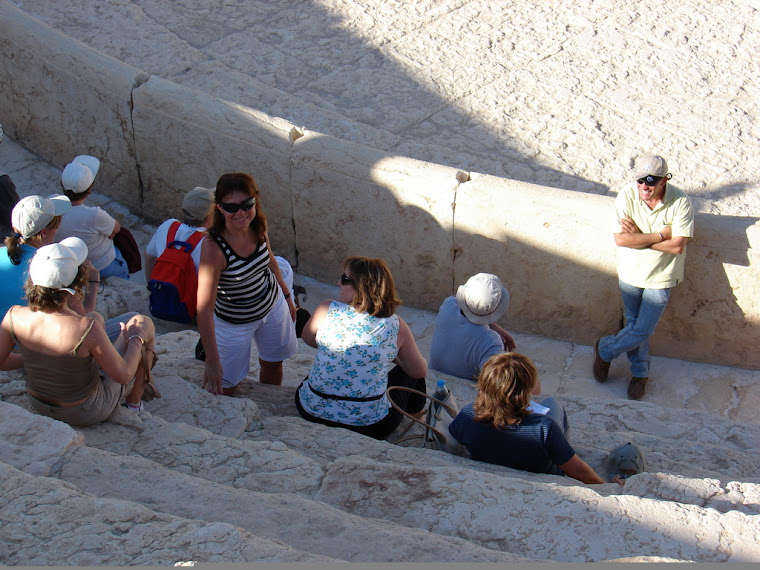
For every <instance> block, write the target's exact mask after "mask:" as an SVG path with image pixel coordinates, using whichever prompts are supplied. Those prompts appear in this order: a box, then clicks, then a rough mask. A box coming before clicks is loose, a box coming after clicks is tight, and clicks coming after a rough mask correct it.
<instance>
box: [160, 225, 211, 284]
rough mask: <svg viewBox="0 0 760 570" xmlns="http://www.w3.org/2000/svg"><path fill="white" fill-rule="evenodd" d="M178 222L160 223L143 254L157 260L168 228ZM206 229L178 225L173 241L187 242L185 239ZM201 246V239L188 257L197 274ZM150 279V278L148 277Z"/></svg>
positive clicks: (164, 244) (164, 246)
mask: <svg viewBox="0 0 760 570" xmlns="http://www.w3.org/2000/svg"><path fill="white" fill-rule="evenodd" d="M177 221H179V220H176V219H174V218H170V219H168V220H166V221H165V222H164V223H162V224H161V225H160V226H158V229H157V230H156V233H154V234H153V237H152V238H150V242H149V243H148V247H146V248H145V253H146V254H148V255H151V256H153V257H155V258H156V259H158V258H159V257H160V255H161V254H162V253H163V252H164V250H165V249H166V238H167V236H168V235H169V228H170V227H171V225H172V224H173V223H174V222H177ZM205 231H206V228H204V227H203V226H200V227H194V226H188V225H187V224H180V226H179V228H177V233H176V234H175V235H174V239H175V240H178V241H187V239H188V238H189V237H190V236H191V235H193V232H205ZM202 245H203V238H201V241H199V242H198V245H197V246H195V249H194V250H193V251H192V253H191V254H190V257H192V258H193V263H194V264H195V271H196V273H197V272H198V267H199V266H200V264H201V246H202ZM148 278H150V276H148Z"/></svg>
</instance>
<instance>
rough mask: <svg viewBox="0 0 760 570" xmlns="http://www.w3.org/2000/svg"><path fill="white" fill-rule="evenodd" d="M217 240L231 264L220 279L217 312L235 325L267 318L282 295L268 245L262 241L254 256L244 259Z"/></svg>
mask: <svg viewBox="0 0 760 570" xmlns="http://www.w3.org/2000/svg"><path fill="white" fill-rule="evenodd" d="M214 240H215V241H216V243H217V244H219V248H220V249H221V250H222V253H223V254H224V258H225V259H226V260H227V265H226V267H225V268H224V270H223V271H222V274H221V275H220V277H219V285H218V286H217V289H216V305H215V307H214V312H215V313H216V315H217V316H218V317H219V318H220V319H222V320H225V321H227V322H228V323H232V324H235V325H237V324H242V323H250V322H253V321H257V320H259V319H262V318H264V317H265V316H266V314H267V313H268V312H269V310H270V309H271V308H272V305H274V302H275V300H276V299H277V293H278V287H277V280H276V279H275V277H274V274H273V273H272V272H271V271H270V270H269V250H268V249H267V244H266V242H265V241H262V242H261V243H260V244H259V247H257V248H256V251H254V252H253V253H252V254H251V255H250V256H248V257H240V256H239V255H238V254H237V253H235V252H234V251H233V249H232V248H231V247H230V244H228V243H227V241H226V240H225V239H224V238H223V237H221V236H218V237H214Z"/></svg>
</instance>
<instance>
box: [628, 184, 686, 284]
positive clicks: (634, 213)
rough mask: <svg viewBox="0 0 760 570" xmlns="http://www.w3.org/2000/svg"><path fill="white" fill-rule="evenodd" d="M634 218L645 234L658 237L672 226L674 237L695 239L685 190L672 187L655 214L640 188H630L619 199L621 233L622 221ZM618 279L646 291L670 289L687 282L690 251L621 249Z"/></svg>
mask: <svg viewBox="0 0 760 570" xmlns="http://www.w3.org/2000/svg"><path fill="white" fill-rule="evenodd" d="M623 216H630V217H631V218H632V219H633V221H634V222H636V225H637V226H638V227H639V229H640V230H641V231H642V232H643V233H645V234H651V233H658V232H659V231H660V230H661V229H662V228H663V226H670V228H671V229H672V236H673V237H689V238H690V237H694V211H693V210H692V208H691V200H690V199H689V197H688V196H687V195H686V193H685V192H684V191H683V190H680V189H678V188H675V187H673V186H670V185H668V186H667V187H666V189H665V197H664V199H663V201H662V202H660V204H658V205H657V207H656V208H655V209H654V210H650V209H649V206H647V205H646V204H645V203H644V202H643V201H642V200H641V199H640V198H639V192H638V189H637V187H636V184H635V183H633V184H632V185H630V186H627V187H626V188H625V189H624V190H622V191H621V192H620V194H618V196H617V198H616V199H615V226H614V230H613V233H620V219H621V218H622V217H623ZM617 249H618V251H617V269H618V277H620V279H621V280H622V281H624V282H625V283H628V284H629V285H633V286H634V287H641V288H643V289H667V288H670V287H675V286H676V285H677V284H678V283H680V282H681V281H683V268H684V259H685V257H686V249H685V248H684V251H683V252H682V253H681V254H680V255H676V254H674V253H664V252H660V251H655V250H654V249H650V248H645V249H633V248H630V247H618V248H617Z"/></svg>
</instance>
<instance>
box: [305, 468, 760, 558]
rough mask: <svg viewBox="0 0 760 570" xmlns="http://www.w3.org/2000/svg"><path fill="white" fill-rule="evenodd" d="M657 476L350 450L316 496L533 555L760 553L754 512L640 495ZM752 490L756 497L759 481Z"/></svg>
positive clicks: (719, 555) (653, 484) (724, 555)
mask: <svg viewBox="0 0 760 570" xmlns="http://www.w3.org/2000/svg"><path fill="white" fill-rule="evenodd" d="M659 477H660V476H659V475H658V474H653V473H644V474H641V475H637V476H635V477H633V478H632V479H631V480H629V482H628V483H627V484H626V487H627V489H621V490H617V491H613V490H612V489H610V486H612V485H614V484H609V485H603V486H584V485H561V484H555V483H543V482H541V483H538V482H536V481H526V480H523V479H521V478H512V477H495V476H493V475H491V474H487V473H481V472H477V471H474V470H468V469H461V468H446V467H439V466H437V467H435V468H430V467H427V466H425V465H424V464H423V462H422V461H419V462H417V463H416V464H411V465H405V466H403V465H399V464H396V463H393V464H392V463H389V462H380V461H375V460H372V459H368V458H363V457H359V456H351V457H344V458H340V459H337V460H335V461H334V462H333V463H332V464H331V465H330V468H329V469H328V470H327V474H326V477H325V479H324V480H323V482H322V485H321V487H320V491H319V492H318V493H317V495H316V497H315V499H316V500H319V501H322V502H325V503H327V504H330V505H333V506H336V507H338V508H340V509H342V510H344V511H346V512H350V513H354V514H356V515H359V516H362V517H372V518H382V519H385V520H388V521H392V522H396V523H398V524H401V525H405V526H409V527H412V528H421V529H424V530H429V531H431V532H435V533H438V534H442V535H447V536H452V537H458V538H462V539H465V540H467V541H470V542H472V543H475V544H479V545H482V546H484V547H486V548H491V549H494V550H501V551H504V552H511V553H513V554H517V555H520V556H525V557H527V558H531V559H535V560H554V561H566V562H596V561H604V560H614V559H619V558H625V557H631V556H655V557H664V558H670V559H677V560H692V561H700V562H728V561H730V562H749V561H757V560H759V559H760V543H759V542H758V540H760V521H758V517H757V516H756V515H751V514H745V513H742V512H738V511H736V510H731V511H730V512H727V513H720V512H719V511H717V510H716V509H714V508H711V507H709V506H708V507H701V506H697V505H688V504H679V503H676V502H672V501H660V500H655V499H650V498H646V497H640V496H637V494H638V491H639V489H641V488H648V489H650V490H651V489H654V488H656V487H657V486H658V484H659V481H658V478H659ZM676 483H677V482H676ZM629 485H630V486H629ZM752 495H753V497H752V500H756V498H757V486H756V485H755V486H753V493H752ZM696 521H699V522H698V523H697V522H696Z"/></svg>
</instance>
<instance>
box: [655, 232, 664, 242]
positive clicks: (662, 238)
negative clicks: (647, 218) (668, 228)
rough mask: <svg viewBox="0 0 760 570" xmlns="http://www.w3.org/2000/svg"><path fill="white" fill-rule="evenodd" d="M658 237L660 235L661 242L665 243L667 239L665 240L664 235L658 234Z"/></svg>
mask: <svg viewBox="0 0 760 570" xmlns="http://www.w3.org/2000/svg"><path fill="white" fill-rule="evenodd" d="M657 235H658V236H660V241H661V242H663V241H665V238H664V237H662V234H661V233H658V234H657Z"/></svg>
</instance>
